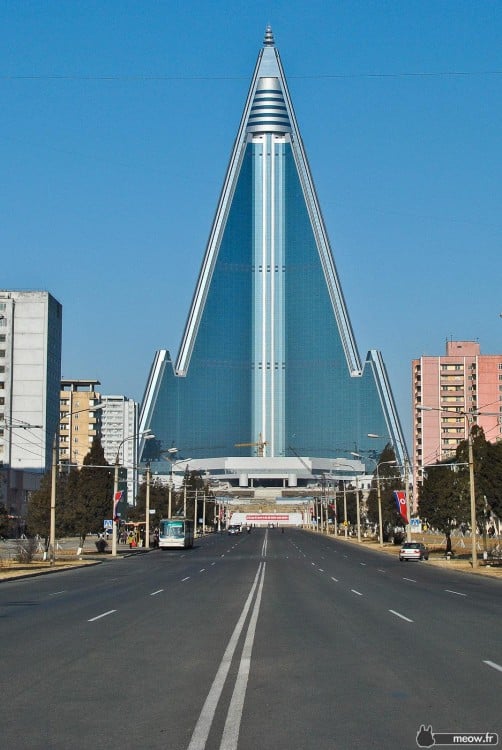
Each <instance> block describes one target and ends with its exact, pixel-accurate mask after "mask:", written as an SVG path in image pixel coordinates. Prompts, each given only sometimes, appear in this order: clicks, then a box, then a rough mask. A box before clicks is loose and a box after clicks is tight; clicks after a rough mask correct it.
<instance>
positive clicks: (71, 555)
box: [0, 536, 150, 583]
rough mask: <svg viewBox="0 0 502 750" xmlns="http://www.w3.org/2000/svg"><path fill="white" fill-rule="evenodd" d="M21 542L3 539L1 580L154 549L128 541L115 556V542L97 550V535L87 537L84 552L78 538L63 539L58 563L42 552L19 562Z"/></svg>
mask: <svg viewBox="0 0 502 750" xmlns="http://www.w3.org/2000/svg"><path fill="white" fill-rule="evenodd" d="M18 541H19V540H15V539H11V540H6V541H3V542H0V583H1V582H2V581H8V580H12V579H14V578H28V577H32V576H39V575H44V574H47V573H60V572H62V571H64V570H74V569H75V568H81V567H86V566H88V565H99V564H100V563H102V562H106V561H107V560H110V561H111V560H117V559H122V558H124V557H129V556H130V555H137V554H144V553H147V552H150V549H145V548H144V547H135V548H132V549H131V548H130V547H129V545H128V544H117V556H116V557H112V554H111V551H112V545H111V541H109V542H108V547H107V549H106V551H105V552H104V553H100V552H98V551H97V549H96V542H97V541H98V540H97V537H96V536H91V537H88V538H86V540H85V544H84V547H83V549H82V551H81V553H80V554H77V552H78V550H79V546H78V539H63V540H60V541H59V542H58V544H57V547H56V560H55V564H54V565H51V564H50V562H49V561H44V560H43V559H42V555H41V554H40V552H37V553H36V556H35V559H34V560H33V562H31V563H26V562H22V563H19V562H16V561H15V556H16V547H17V542H18Z"/></svg>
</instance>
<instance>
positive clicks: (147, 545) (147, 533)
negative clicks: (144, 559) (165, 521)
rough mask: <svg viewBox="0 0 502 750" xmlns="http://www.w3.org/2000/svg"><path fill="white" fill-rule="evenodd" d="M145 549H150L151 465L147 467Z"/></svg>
mask: <svg viewBox="0 0 502 750" xmlns="http://www.w3.org/2000/svg"><path fill="white" fill-rule="evenodd" d="M145 549H150V463H147V465H146V498H145Z"/></svg>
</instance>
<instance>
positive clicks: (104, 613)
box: [87, 609, 117, 622]
mask: <svg viewBox="0 0 502 750" xmlns="http://www.w3.org/2000/svg"><path fill="white" fill-rule="evenodd" d="M116 611H117V610H116V609H109V610H108V612H103V614H102V615H97V616H96V617H91V619H90V620H87V622H95V621H96V620H101V618H102V617H107V616H108V615H113V613H114V612H116Z"/></svg>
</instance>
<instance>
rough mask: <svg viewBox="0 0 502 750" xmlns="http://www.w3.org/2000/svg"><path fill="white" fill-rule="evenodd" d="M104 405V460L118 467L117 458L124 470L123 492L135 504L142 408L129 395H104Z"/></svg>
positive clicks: (102, 430) (102, 438)
mask: <svg viewBox="0 0 502 750" xmlns="http://www.w3.org/2000/svg"><path fill="white" fill-rule="evenodd" d="M101 405H102V408H101V443H102V445H103V449H104V452H105V458H106V460H107V461H108V463H110V464H115V461H116V460H117V458H118V461H119V464H120V466H121V467H123V469H122V471H121V478H120V483H121V484H120V489H121V490H125V489H126V488H127V502H128V503H129V504H130V505H133V504H134V503H135V498H136V495H137V490H138V468H137V467H138V440H137V435H138V407H139V405H138V403H137V402H136V401H133V400H132V399H130V398H127V396H102V397H101ZM122 477H123V479H122ZM122 481H123V482H124V484H122Z"/></svg>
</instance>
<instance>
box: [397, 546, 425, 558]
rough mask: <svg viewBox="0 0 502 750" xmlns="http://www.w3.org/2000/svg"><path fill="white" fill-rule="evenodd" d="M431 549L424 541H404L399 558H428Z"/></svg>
mask: <svg viewBox="0 0 502 750" xmlns="http://www.w3.org/2000/svg"><path fill="white" fill-rule="evenodd" d="M428 559H429V550H428V549H427V547H426V546H425V544H422V542H404V544H402V545H401V549H400V550H399V560H400V561H401V562H403V560H428Z"/></svg>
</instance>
